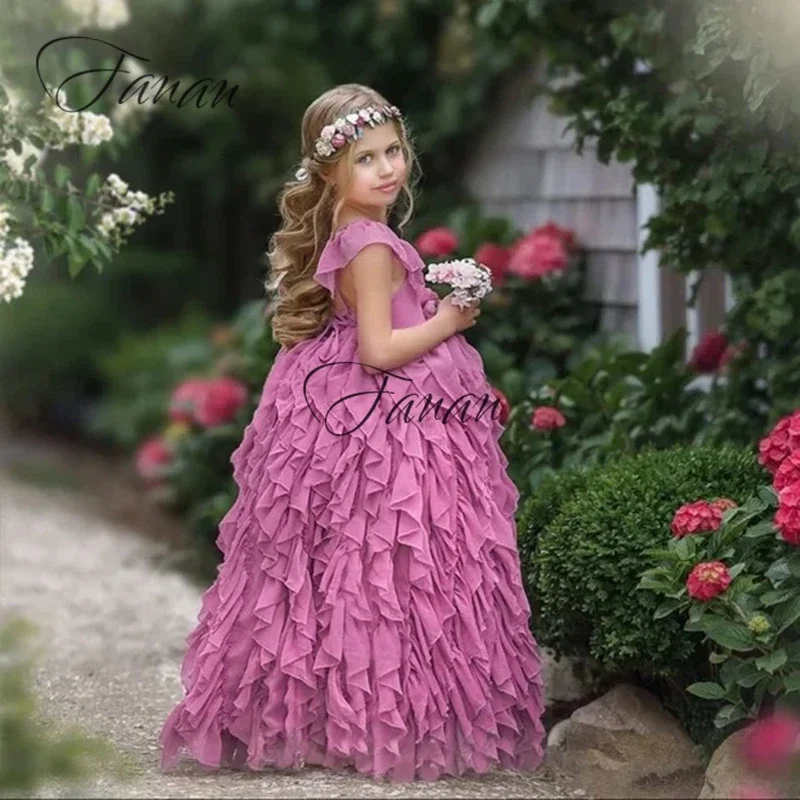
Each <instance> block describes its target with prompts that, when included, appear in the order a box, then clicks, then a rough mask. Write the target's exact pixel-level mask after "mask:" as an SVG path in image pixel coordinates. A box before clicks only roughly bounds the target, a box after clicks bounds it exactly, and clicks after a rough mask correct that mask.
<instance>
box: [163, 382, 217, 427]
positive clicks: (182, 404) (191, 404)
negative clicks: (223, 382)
mask: <svg viewBox="0 0 800 800" xmlns="http://www.w3.org/2000/svg"><path fill="white" fill-rule="evenodd" d="M207 385H208V381H207V380H206V379H205V378H187V379H186V380H185V381H183V382H182V383H180V384H179V385H178V387H177V388H176V389H175V391H173V393H172V397H171V398H170V403H169V412H168V413H169V418H170V421H171V422H187V423H191V422H194V414H195V409H196V408H197V404H198V403H199V402H201V400H202V398H203V397H204V396H205V393H206V388H207Z"/></svg>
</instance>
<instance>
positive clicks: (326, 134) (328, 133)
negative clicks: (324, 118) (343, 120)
mask: <svg viewBox="0 0 800 800" xmlns="http://www.w3.org/2000/svg"><path fill="white" fill-rule="evenodd" d="M334 133H336V127H335V126H333V125H326V126H325V127H324V128H323V129H322V131H320V134H319V137H320V139H322V141H324V142H329V141H330V140H331V139H332V138H333V134H334Z"/></svg>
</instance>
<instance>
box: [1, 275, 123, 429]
mask: <svg viewBox="0 0 800 800" xmlns="http://www.w3.org/2000/svg"><path fill="white" fill-rule="evenodd" d="M118 332H119V328H118V325H117V321H116V320H115V318H114V315H113V313H111V311H110V310H109V309H107V308H106V307H105V305H104V304H103V302H102V300H101V299H100V298H99V297H97V295H96V293H94V292H92V291H91V290H89V289H86V288H84V287H81V286H78V285H71V284H36V283H33V284H31V285H30V286H28V287H27V288H26V290H25V294H24V295H23V296H22V297H20V298H19V299H17V300H15V301H14V302H13V303H11V304H9V305H8V306H6V307H4V308H2V309H0V405H3V406H4V407H5V408H6V410H7V411H8V412H9V413H10V414H11V415H12V416H14V417H15V418H17V419H20V420H27V421H33V420H36V419H37V418H40V417H41V416H42V415H43V414H44V413H45V411H46V410H47V408H48V407H49V406H51V405H52V404H53V403H55V402H57V401H59V400H64V399H65V398H67V397H69V396H75V395H78V396H80V395H82V394H86V393H87V392H88V391H90V390H91V389H93V388H95V387H96V384H97V381H98V370H97V366H96V362H97V359H98V358H99V356H100V354H101V352H102V351H103V350H104V348H105V347H107V346H108V345H109V344H110V343H112V341H113V340H114V339H116V336H117V335H118Z"/></svg>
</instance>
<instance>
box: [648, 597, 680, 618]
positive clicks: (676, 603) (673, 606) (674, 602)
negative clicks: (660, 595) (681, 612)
mask: <svg viewBox="0 0 800 800" xmlns="http://www.w3.org/2000/svg"><path fill="white" fill-rule="evenodd" d="M681 605H683V601H681V600H678V599H676V598H674V597H671V598H669V599H668V600H665V601H664V602H663V603H662V604H661V605H660V606H659V607H658V608H657V609H656V611H655V614H653V619H663V618H664V617H667V616H669V615H670V614H671V613H672V612H673V611H676V610H677V609H678V608H680V607H681Z"/></svg>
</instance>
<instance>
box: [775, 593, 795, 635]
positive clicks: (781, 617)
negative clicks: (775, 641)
mask: <svg viewBox="0 0 800 800" xmlns="http://www.w3.org/2000/svg"><path fill="white" fill-rule="evenodd" d="M798 618H800V596H796V597H794V598H792V600H790V601H789V602H788V603H787V604H786V605H783V606H777V607H776V608H775V610H774V611H773V612H772V619H773V621H774V623H775V627H776V629H777V632H778V633H782V632H783V631H785V630H786V629H787V628H788V627H789V626H790V625H793V624H794V623H795V622H797V620H798Z"/></svg>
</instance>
